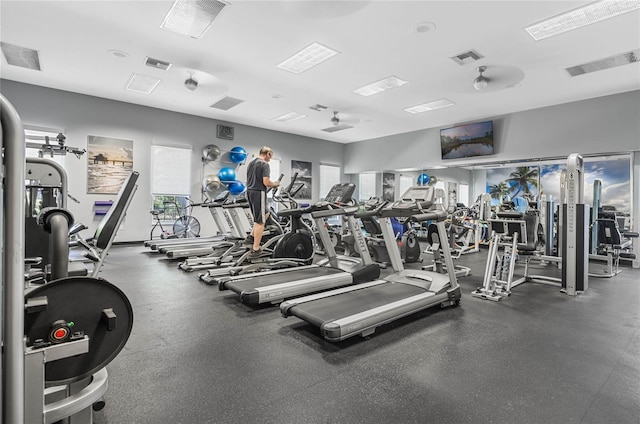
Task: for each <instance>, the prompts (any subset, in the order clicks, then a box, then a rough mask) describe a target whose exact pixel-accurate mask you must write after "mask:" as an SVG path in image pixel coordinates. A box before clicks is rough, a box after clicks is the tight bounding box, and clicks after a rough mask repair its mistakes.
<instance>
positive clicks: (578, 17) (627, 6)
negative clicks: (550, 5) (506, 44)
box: [525, 0, 640, 41]
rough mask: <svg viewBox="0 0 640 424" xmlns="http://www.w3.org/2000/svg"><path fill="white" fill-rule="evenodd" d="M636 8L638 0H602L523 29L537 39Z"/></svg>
mask: <svg viewBox="0 0 640 424" xmlns="http://www.w3.org/2000/svg"><path fill="white" fill-rule="evenodd" d="M638 9H640V0H602V1H597V2H594V3H590V4H588V5H586V6H583V7H579V8H577V9H573V10H570V11H569V12H566V13H562V14H560V15H556V16H554V17H552V18H549V19H546V20H544V21H541V22H538V23H535V24H533V25H530V26H528V27H526V28H525V30H526V31H527V32H528V33H529V35H531V36H532V37H533V38H534V40H536V41H538V40H542V39H544V38H548V37H552V36H554V35H558V34H562V33H563V32H567V31H571V30H574V29H578V28H581V27H583V26H586V25H590V24H594V23H596V22H600V21H603V20H605V19H609V18H612V17H614V16H618V15H622V14H623V13H627V12H631V11H633V10H638Z"/></svg>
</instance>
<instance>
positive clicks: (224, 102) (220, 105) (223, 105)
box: [210, 96, 244, 110]
mask: <svg viewBox="0 0 640 424" xmlns="http://www.w3.org/2000/svg"><path fill="white" fill-rule="evenodd" d="M243 102H244V100H242V99H236V98H235V97H229V96H226V97H223V98H222V99H220V100H218V101H217V102H215V103H214V104H212V105H211V106H210V107H212V108H214V109H220V110H229V109H231V108H232V107H236V106H238V105H239V104H240V103H243Z"/></svg>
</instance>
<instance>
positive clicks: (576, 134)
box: [344, 91, 640, 174]
mask: <svg viewBox="0 0 640 424" xmlns="http://www.w3.org/2000/svg"><path fill="white" fill-rule="evenodd" d="M639 116H640V91H631V92H627V93H621V94H615V95H611V96H605V97H598V98H595V99H590V100H584V101H580V102H574V103H567V104H563V105H557V106H551V107H546V108H541V109H534V110H528V111H524V112H516V113H512V114H509V115H505V116H501V117H493V118H491V117H487V118H485V119H483V120H489V119H493V121H494V143H495V151H496V154H495V155H492V156H487V157H482V158H472V159H464V160H450V161H449V160H447V161H443V160H442V159H441V154H440V129H439V128H431V129H427V130H422V131H415V132H411V133H406V134H398V135H395V136H389V137H382V138H377V139H372V140H366V141H361V142H358V143H351V144H348V145H346V147H345V158H344V168H345V169H344V171H345V172H346V173H349V174H351V173H359V172H364V171H381V170H383V169H384V170H390V169H403V168H417V169H423V168H429V167H431V166H439V165H444V166H447V167H456V166H469V165H472V164H480V163H486V162H500V161H510V160H528V159H534V158H557V157H566V156H568V155H569V154H570V153H581V154H583V155H585V154H597V153H617V152H630V151H634V150H640V125H639V124H638V120H639V119H638V117H639Z"/></svg>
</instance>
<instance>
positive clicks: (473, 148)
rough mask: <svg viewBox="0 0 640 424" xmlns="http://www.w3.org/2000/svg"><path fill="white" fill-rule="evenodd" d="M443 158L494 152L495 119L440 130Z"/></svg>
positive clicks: (484, 154) (457, 157) (466, 156)
mask: <svg viewBox="0 0 640 424" xmlns="http://www.w3.org/2000/svg"><path fill="white" fill-rule="evenodd" d="M440 146H441V148H442V159H459V158H468V157H471V156H486V155H492V154H493V121H486V122H478V123H475V124H468V125H461V126H458V127H453V128H446V129H443V130H440Z"/></svg>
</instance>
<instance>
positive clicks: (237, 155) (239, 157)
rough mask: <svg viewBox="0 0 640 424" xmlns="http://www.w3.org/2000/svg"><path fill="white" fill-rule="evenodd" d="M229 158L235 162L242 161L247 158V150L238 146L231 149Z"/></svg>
mask: <svg viewBox="0 0 640 424" xmlns="http://www.w3.org/2000/svg"><path fill="white" fill-rule="evenodd" d="M229 159H231V162H233V163H242V162H244V161H245V159H247V151H246V150H245V149H244V148H242V147H239V146H236V147H234V148H233V149H231V150H230V151H229Z"/></svg>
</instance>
